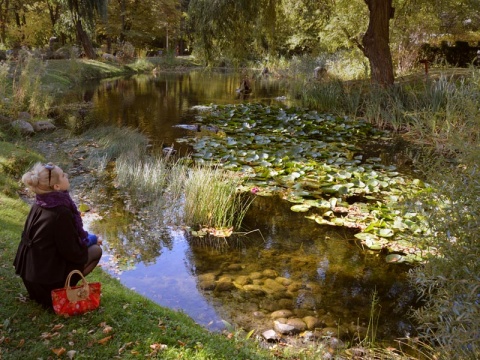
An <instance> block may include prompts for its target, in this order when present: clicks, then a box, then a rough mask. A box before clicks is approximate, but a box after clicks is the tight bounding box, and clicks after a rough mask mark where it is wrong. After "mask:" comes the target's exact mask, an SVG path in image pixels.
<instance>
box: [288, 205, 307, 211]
mask: <svg viewBox="0 0 480 360" xmlns="http://www.w3.org/2000/svg"><path fill="white" fill-rule="evenodd" d="M310 208H311V206H310V205H307V204H298V205H293V206H292V207H291V208H290V210H292V211H294V212H307V211H308V210H310Z"/></svg>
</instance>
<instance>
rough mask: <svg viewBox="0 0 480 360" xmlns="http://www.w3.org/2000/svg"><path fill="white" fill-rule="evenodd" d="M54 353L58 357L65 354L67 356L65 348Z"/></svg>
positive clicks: (55, 350)
mask: <svg viewBox="0 0 480 360" xmlns="http://www.w3.org/2000/svg"><path fill="white" fill-rule="evenodd" d="M52 351H53V352H54V353H55V355H57V356H62V355H63V354H65V351H67V350H65V348H63V347H62V348H59V349H52Z"/></svg>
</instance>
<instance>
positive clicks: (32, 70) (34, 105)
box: [2, 52, 53, 117]
mask: <svg viewBox="0 0 480 360" xmlns="http://www.w3.org/2000/svg"><path fill="white" fill-rule="evenodd" d="M2 71H3V72H4V73H8V71H9V70H8V69H7V68H3V70H2ZM10 71H13V79H12V80H11V87H10V81H9V80H6V82H7V84H4V85H2V87H3V88H4V89H6V90H7V91H6V93H4V94H5V95H6V98H8V101H5V100H3V103H4V112H5V113H7V114H9V115H13V116H15V115H17V114H18V113H19V112H21V111H28V112H29V113H30V114H31V115H32V116H34V117H35V116H42V115H45V114H46V113H47V111H48V109H49V107H50V104H51V103H52V101H53V100H52V98H51V97H50V95H49V94H48V93H46V92H43V91H42V83H41V81H42V78H43V76H44V75H45V63H44V62H43V61H41V60H40V59H36V58H34V57H32V56H31V55H30V54H29V53H27V52H21V53H20V56H19V60H18V62H17V64H16V65H15V67H14V69H13V70H10Z"/></svg>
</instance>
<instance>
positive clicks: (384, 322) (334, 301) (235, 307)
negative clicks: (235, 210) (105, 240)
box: [188, 198, 415, 337]
mask: <svg viewBox="0 0 480 360" xmlns="http://www.w3.org/2000/svg"><path fill="white" fill-rule="evenodd" d="M257 200H258V201H257ZM290 206H291V204H290V203H287V202H280V201H279V200H278V199H272V198H258V199H256V201H255V202H254V204H253V205H252V207H251V209H250V211H249V214H248V215H247V221H248V222H249V227H250V228H254V227H256V228H258V229H259V230H260V231H261V233H262V235H263V238H262V236H260V235H259V234H258V233H257V232H253V233H251V234H250V235H249V236H247V237H245V238H238V239H237V240H233V241H235V243H234V244H232V239H228V242H229V243H230V244H231V245H230V246H228V245H222V246H220V245H215V244H222V243H221V242H222V241H223V240H220V243H215V242H214V243H213V244H212V241H213V240H208V241H207V240H203V241H202V240H195V242H192V241H190V252H189V254H188V262H189V264H190V265H189V266H188V267H189V268H190V269H192V272H193V273H195V274H196V275H201V274H206V273H210V274H215V275H216V278H217V280H218V279H219V278H220V277H224V278H232V279H236V278H237V277H238V276H241V275H242V276H249V275H250V274H252V273H262V272H263V271H264V270H275V271H276V273H277V274H278V276H280V277H285V278H288V279H290V280H292V281H294V282H297V283H298V284H299V285H298V289H299V290H298V291H295V292H291V293H290V294H289V295H288V296H287V295H285V297H280V298H278V296H279V295H278V294H268V293H267V294H262V295H258V296H254V295H246V293H245V292H242V291H241V290H238V289H236V288H234V289H233V290H231V291H224V292H221V291H202V292H203V293H204V296H205V297H206V298H207V299H210V300H211V302H212V303H216V304H221V306H222V308H223V309H222V310H221V311H220V312H228V313H230V316H231V318H232V319H235V318H237V317H239V316H240V315H239V312H242V310H241V309H242V306H243V307H244V310H243V312H245V311H246V310H245V309H247V308H252V304H255V306H254V307H258V308H259V309H265V307H266V306H267V307H270V308H269V311H272V309H271V307H272V306H277V304H281V305H279V306H280V307H284V306H286V304H287V303H288V304H290V306H291V308H292V309H302V311H310V312H311V314H312V315H313V314H314V313H318V312H319V311H320V312H325V313H326V312H330V314H331V315H332V316H334V317H335V318H336V320H338V321H340V322H341V323H342V324H343V325H345V324H350V323H351V322H352V321H353V322H356V321H357V320H358V319H360V321H361V322H368V317H369V310H370V305H371V300H372V294H373V293H374V291H376V292H377V294H378V296H379V298H380V304H381V306H382V313H383V314H385V316H383V317H382V318H381V320H380V323H381V324H380V325H381V328H382V329H384V330H383V331H384V332H385V334H384V335H383V336H387V337H388V336H390V334H391V333H393V334H395V335H396V336H398V335H402V336H403V335H404V334H402V333H397V329H398V328H399V327H400V325H399V324H401V323H402V322H403V321H404V320H405V318H406V312H407V311H408V307H409V306H411V305H413V304H414V301H415V293H414V292H413V290H412V289H411V288H410V286H409V285H408V282H407V280H406V270H407V267H406V266H400V267H399V266H398V265H399V264H395V265H393V266H392V264H387V263H386V262H385V261H384V260H383V256H379V255H378V253H373V252H365V251H364V250H362V249H360V248H358V247H357V246H356V244H355V242H354V240H353V239H354V237H353V234H354V232H353V231H349V230H348V229H347V231H345V229H344V228H343V227H338V228H334V227H329V226H320V225H318V224H316V223H315V222H313V221H311V220H308V219H305V214H299V213H294V212H292V211H290V210H289V207H290ZM217 241H218V240H217ZM223 244H225V243H223ZM242 303H243V305H242ZM274 310H280V308H279V309H274ZM386 314H389V315H386Z"/></svg>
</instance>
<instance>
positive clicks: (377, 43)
mask: <svg viewBox="0 0 480 360" xmlns="http://www.w3.org/2000/svg"><path fill="white" fill-rule="evenodd" d="M364 1H365V3H366V4H367V6H368V10H369V11H370V21H369V24H368V29H367V32H366V33H365V35H364V36H363V39H362V45H363V46H362V47H361V49H362V51H363V53H364V54H365V56H366V57H367V58H368V61H369V62H370V71H371V79H372V82H375V83H377V84H379V85H381V86H387V85H392V84H393V82H394V76H393V62H392V54H391V52H390V45H389V43H390V35H389V28H390V19H393V16H394V12H395V9H394V8H393V7H392V0H364Z"/></svg>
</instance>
